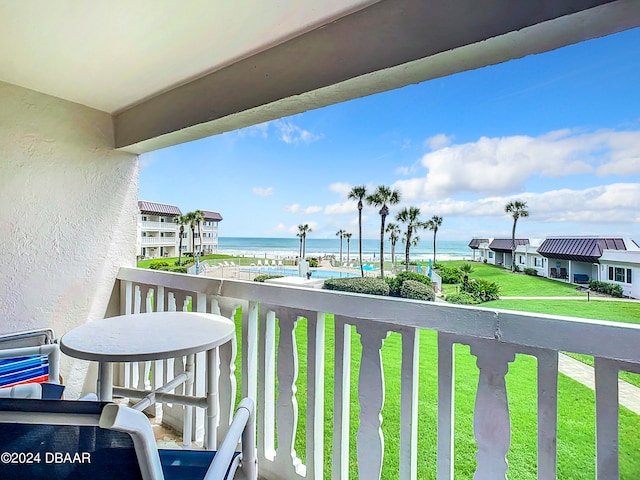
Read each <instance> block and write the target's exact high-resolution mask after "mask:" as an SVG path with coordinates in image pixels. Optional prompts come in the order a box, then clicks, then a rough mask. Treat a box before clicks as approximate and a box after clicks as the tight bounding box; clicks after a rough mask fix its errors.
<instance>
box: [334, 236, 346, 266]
mask: <svg viewBox="0 0 640 480" xmlns="http://www.w3.org/2000/svg"><path fill="white" fill-rule="evenodd" d="M345 233H346V232H345V231H344V230H343V229H340V230H338V231H337V232H336V237H340V263H341V264H342V237H343V236H344V234H345Z"/></svg>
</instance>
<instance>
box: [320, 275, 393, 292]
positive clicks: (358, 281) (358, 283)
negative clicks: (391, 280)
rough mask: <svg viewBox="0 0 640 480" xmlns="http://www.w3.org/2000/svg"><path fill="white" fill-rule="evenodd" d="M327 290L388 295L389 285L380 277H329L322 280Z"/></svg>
mask: <svg viewBox="0 0 640 480" xmlns="http://www.w3.org/2000/svg"><path fill="white" fill-rule="evenodd" d="M324 288H326V289H327V290H338V291H341V292H352V293H366V294H369V295H389V285H387V282H385V281H384V280H382V279H381V278H369V277H351V278H330V279H328V280H325V281H324Z"/></svg>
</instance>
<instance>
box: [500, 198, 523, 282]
mask: <svg viewBox="0 0 640 480" xmlns="http://www.w3.org/2000/svg"><path fill="white" fill-rule="evenodd" d="M504 211H505V212H506V213H508V214H510V215H511V216H512V217H513V228H512V229H511V271H512V272H513V271H514V270H515V263H516V262H515V259H516V224H517V223H518V219H519V218H520V217H522V218H524V217H528V216H529V210H528V209H527V202H523V201H522V200H512V201H510V202H509V203H507V204H506V205H505V207H504Z"/></svg>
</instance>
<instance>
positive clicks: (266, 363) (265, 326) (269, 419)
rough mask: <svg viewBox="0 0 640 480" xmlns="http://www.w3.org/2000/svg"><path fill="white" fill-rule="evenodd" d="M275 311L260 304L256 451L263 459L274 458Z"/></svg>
mask: <svg viewBox="0 0 640 480" xmlns="http://www.w3.org/2000/svg"><path fill="white" fill-rule="evenodd" d="M275 330H276V328H275V313H274V312H273V311H270V310H268V309H267V307H266V306H265V305H261V306H260V331H261V332H262V336H261V337H260V347H261V348H260V358H259V369H258V371H259V372H260V373H261V375H260V376H259V377H258V403H257V408H258V415H257V418H258V446H259V447H260V448H261V449H262V451H259V452H258V453H259V454H261V455H262V458H263V459H265V460H269V461H273V459H274V458H275V430H274V428H275V398H276V396H275V358H276V352H275V339H276V334H275Z"/></svg>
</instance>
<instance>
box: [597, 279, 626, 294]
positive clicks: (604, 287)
mask: <svg viewBox="0 0 640 480" xmlns="http://www.w3.org/2000/svg"><path fill="white" fill-rule="evenodd" d="M589 288H590V289H591V290H593V291H594V292H600V293H604V294H606V295H611V296H612V297H622V295H623V294H624V291H623V290H622V286H621V285H618V284H617V283H609V282H601V281H599V280H593V279H592V280H589Z"/></svg>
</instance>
